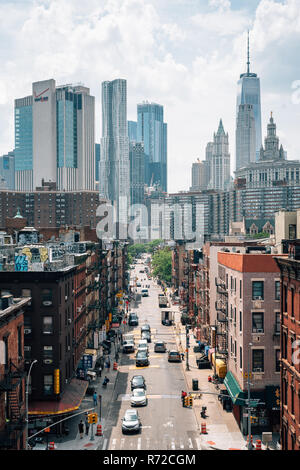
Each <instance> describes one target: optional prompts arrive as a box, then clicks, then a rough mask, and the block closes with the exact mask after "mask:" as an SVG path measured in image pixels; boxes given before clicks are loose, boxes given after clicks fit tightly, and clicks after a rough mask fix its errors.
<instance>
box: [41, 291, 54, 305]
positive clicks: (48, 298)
mask: <svg viewBox="0 0 300 470" xmlns="http://www.w3.org/2000/svg"><path fill="white" fill-rule="evenodd" d="M42 304H43V305H46V306H47V305H52V290H51V289H42Z"/></svg>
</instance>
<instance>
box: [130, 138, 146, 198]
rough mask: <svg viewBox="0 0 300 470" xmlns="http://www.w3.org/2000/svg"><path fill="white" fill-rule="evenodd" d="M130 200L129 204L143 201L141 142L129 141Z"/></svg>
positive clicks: (142, 154)
mask: <svg viewBox="0 0 300 470" xmlns="http://www.w3.org/2000/svg"><path fill="white" fill-rule="evenodd" d="M129 160H130V202H131V205H134V204H143V203H144V187H145V153H144V144H143V143H142V142H130V144H129Z"/></svg>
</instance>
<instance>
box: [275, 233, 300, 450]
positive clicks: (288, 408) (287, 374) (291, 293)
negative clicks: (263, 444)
mask: <svg viewBox="0 0 300 470" xmlns="http://www.w3.org/2000/svg"><path fill="white" fill-rule="evenodd" d="M299 248H300V241H299V240H298V241H297V242H294V243H290V250H289V257H288V258H283V257H277V258H276V261H277V264H278V266H279V268H280V272H281V446H282V449H283V450H300V354H299V349H300V253H299V251H300V250H299Z"/></svg>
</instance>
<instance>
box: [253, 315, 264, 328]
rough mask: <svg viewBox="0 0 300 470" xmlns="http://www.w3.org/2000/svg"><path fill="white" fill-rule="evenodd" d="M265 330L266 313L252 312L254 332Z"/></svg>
mask: <svg viewBox="0 0 300 470" xmlns="http://www.w3.org/2000/svg"><path fill="white" fill-rule="evenodd" d="M263 332H264V313H263V312H253V313H252V333H263Z"/></svg>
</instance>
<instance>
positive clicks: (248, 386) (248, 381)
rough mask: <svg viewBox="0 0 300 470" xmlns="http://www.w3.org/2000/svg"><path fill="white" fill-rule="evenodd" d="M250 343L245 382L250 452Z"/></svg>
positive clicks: (249, 447) (250, 344)
mask: <svg viewBox="0 0 300 470" xmlns="http://www.w3.org/2000/svg"><path fill="white" fill-rule="evenodd" d="M251 346H252V343H249V349H248V380H247V389H248V450H252V444H251V410H250V385H251V384H250V352H251Z"/></svg>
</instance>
